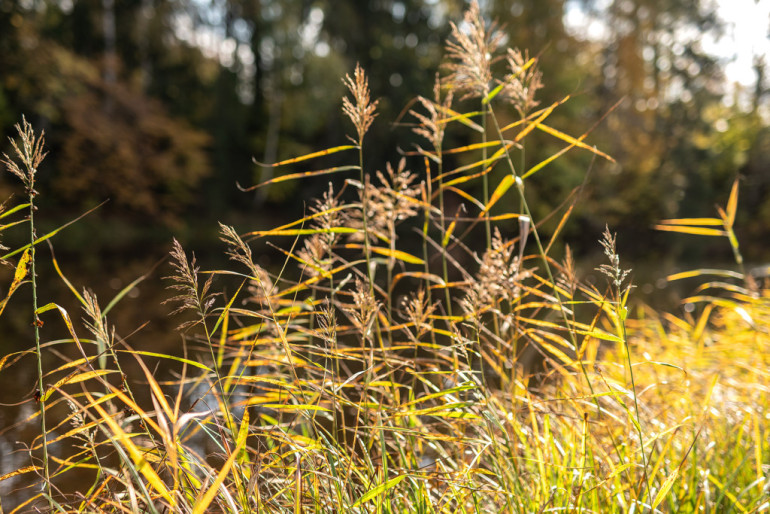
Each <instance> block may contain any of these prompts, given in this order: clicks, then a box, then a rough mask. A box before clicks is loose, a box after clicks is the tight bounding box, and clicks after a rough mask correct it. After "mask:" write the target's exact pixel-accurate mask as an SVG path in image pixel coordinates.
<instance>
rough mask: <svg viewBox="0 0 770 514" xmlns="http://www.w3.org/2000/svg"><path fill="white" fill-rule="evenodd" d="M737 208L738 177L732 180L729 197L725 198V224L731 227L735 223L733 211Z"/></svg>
mask: <svg viewBox="0 0 770 514" xmlns="http://www.w3.org/2000/svg"><path fill="white" fill-rule="evenodd" d="M737 210H738V179H735V181H734V182H733V187H732V189H731V190H730V198H729V199H728V200H727V217H726V218H725V225H726V226H728V227H732V226H733V223H735V212H736V211H737Z"/></svg>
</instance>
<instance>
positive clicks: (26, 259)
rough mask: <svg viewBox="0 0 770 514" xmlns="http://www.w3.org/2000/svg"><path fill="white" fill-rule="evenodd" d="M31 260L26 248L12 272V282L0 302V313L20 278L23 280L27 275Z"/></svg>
mask: <svg viewBox="0 0 770 514" xmlns="http://www.w3.org/2000/svg"><path fill="white" fill-rule="evenodd" d="M31 260H32V257H31V254H30V251H29V248H28V249H26V250H24V253H23V254H22V255H21V259H19V263H18V264H17V265H16V272H15V273H14V274H13V282H11V285H10V287H8V294H7V295H5V299H4V300H3V301H2V302H0V314H2V313H3V311H4V310H5V306H6V305H7V304H8V300H10V299H11V295H12V294H13V292H14V291H16V289H17V288H18V287H19V285H20V284H21V282H22V280H24V277H26V276H27V273H28V272H29V265H30V263H31Z"/></svg>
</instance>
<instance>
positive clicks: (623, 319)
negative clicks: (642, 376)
mask: <svg viewBox="0 0 770 514" xmlns="http://www.w3.org/2000/svg"><path fill="white" fill-rule="evenodd" d="M617 295H618V298H617V302H616V303H615V306H616V307H615V309H616V314H615V315H616V316H618V319H619V320H620V327H621V330H622V334H623V346H624V347H625V350H626V364H628V373H629V375H630V377H631V392H632V393H633V395H634V415H635V416H636V423H635V425H636V431H637V434H638V435H639V450H640V451H641V452H642V465H643V466H644V469H643V473H644V483H645V486H646V488H647V497H648V500H649V502H650V505H651V506H652V491H651V490H650V477H649V476H648V475H647V454H646V453H645V451H644V435H643V434H642V418H641V417H639V401H638V399H637V396H636V382H635V381H634V368H633V367H632V366H631V349H630V348H629V347H628V336H627V333H626V317H625V312H623V311H624V310H625V309H626V306H625V305H622V304H621V301H620V299H621V293H620V291H619V290H618V291H617ZM624 303H625V302H624Z"/></svg>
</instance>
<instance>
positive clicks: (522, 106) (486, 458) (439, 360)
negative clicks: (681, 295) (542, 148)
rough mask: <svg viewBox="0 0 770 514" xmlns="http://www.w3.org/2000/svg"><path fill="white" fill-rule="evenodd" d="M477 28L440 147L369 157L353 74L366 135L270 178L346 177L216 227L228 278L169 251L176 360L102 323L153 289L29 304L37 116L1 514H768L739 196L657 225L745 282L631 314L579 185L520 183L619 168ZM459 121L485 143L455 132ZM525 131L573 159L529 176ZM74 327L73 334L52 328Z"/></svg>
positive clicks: (348, 100) (431, 108)
mask: <svg viewBox="0 0 770 514" xmlns="http://www.w3.org/2000/svg"><path fill="white" fill-rule="evenodd" d="M461 27H462V30H460V29H459V28H457V27H455V29H454V31H453V35H452V38H451V40H450V41H449V42H448V44H447V66H446V73H445V75H444V76H443V77H441V78H437V81H436V87H435V90H434V91H433V93H432V94H431V95H428V96H426V97H422V96H421V97H418V98H417V100H416V101H415V103H414V104H413V105H412V106H411V109H410V110H409V112H408V115H406V116H405V119H404V121H405V122H407V123H409V124H410V126H411V128H412V130H414V132H415V133H416V134H418V135H419V136H422V137H423V139H424V145H423V146H422V147H416V148H411V149H407V150H406V151H405V152H402V153H404V154H405V155H399V154H398V153H397V152H395V151H394V159H393V162H392V163H369V162H367V160H366V158H367V151H366V149H367V145H373V144H376V142H370V141H368V140H366V134H367V131H368V129H369V127H370V126H371V124H372V123H376V122H378V121H379V120H376V115H377V102H376V100H373V99H372V98H370V93H369V87H368V83H367V78H366V75H365V72H364V70H362V69H360V68H358V67H357V68H356V69H355V71H354V72H353V74H352V75H349V76H347V77H345V79H344V82H345V84H346V86H347V88H348V90H349V94H348V95H347V96H346V97H345V98H344V99H343V104H342V114H343V115H344V116H345V117H346V118H348V119H349V120H350V122H351V126H352V128H353V131H352V132H351V137H350V141H349V142H344V144H342V145H340V146H337V147H334V148H328V149H323V150H320V151H318V152H316V153H313V154H309V155H304V156H300V157H297V158H294V159H290V160H287V161H283V162H281V163H277V164H275V165H273V167H274V168H275V171H276V173H275V177H276V178H273V179H272V180H271V182H269V183H266V184H260V185H259V186H256V187H269V186H270V185H271V183H276V182H278V181H285V180H319V179H324V180H325V179H327V178H328V180H329V185H328V189H326V190H325V191H324V192H323V194H321V195H319V198H318V199H317V200H316V201H315V202H314V203H313V204H312V205H311V206H310V207H309V209H308V212H307V215H306V216H305V217H304V218H302V219H300V220H297V221H296V222H294V223H291V224H287V225H284V226H282V227H278V228H276V229H273V230H267V231H246V232H241V231H236V230H235V229H234V228H232V227H229V226H225V225H222V226H220V233H221V239H222V248H223V252H226V253H227V255H228V256H229V257H230V260H231V262H232V266H231V267H229V268H228V269H215V270H209V269H206V268H205V266H206V264H205V263H198V262H197V261H196V259H195V257H194V255H193V253H192V252H189V251H187V250H186V249H184V248H183V247H182V245H181V244H179V243H178V242H177V241H176V240H175V241H173V243H172V250H171V254H170V263H171V266H170V268H168V269H169V277H168V278H166V279H165V281H166V284H167V285H168V287H169V300H168V302H169V303H170V304H171V305H173V306H175V308H176V311H175V314H174V316H176V317H177V319H179V324H180V327H179V352H177V354H176V355H166V354H159V353H157V352H155V351H154V349H153V342H152V341H151V340H143V339H142V333H141V332H139V333H138V334H136V335H130V334H118V333H116V332H115V331H114V330H113V328H112V325H111V324H110V313H111V312H112V310H113V308H115V309H119V308H120V305H119V304H120V302H121V301H130V299H128V298H125V297H126V296H127V295H128V293H129V292H130V291H131V289H132V288H133V287H135V286H136V285H137V284H138V283H140V282H141V281H142V280H146V278H144V277H140V278H138V279H137V281H136V283H133V284H130V285H129V286H127V287H126V288H124V289H123V290H122V291H120V292H119V293H118V294H117V295H116V297H115V298H111V299H108V300H107V301H104V299H98V298H96V296H95V295H93V294H92V293H91V292H89V291H88V290H87V289H86V290H83V291H81V290H78V289H77V288H75V287H74V286H72V285H71V284H70V283H69V282H68V281H67V279H66V276H65V275H64V274H63V273H61V272H59V276H58V277H45V279H47V280H53V279H57V280H62V281H64V282H65V283H66V284H67V286H68V287H69V288H70V289H71V291H72V295H73V299H74V300H75V301H76V302H77V303H78V304H79V306H80V308H81V309H82V310H81V311H79V312H75V311H74V310H69V311H68V310H67V309H66V308H64V307H62V306H61V305H58V304H53V303H46V301H45V300H44V299H40V300H39V299H38V297H37V294H36V291H37V282H36V273H35V263H36V261H37V260H38V259H41V258H44V257H43V255H45V256H46V257H45V258H48V257H47V255H48V254H47V253H44V252H36V251H35V249H36V248H37V249H39V248H40V246H39V244H38V243H41V242H42V241H44V240H47V239H49V237H48V236H49V235H50V236H51V237H52V238H53V236H56V237H61V236H60V235H58V232H59V231H56V234H45V235H44V234H37V233H36V231H35V216H38V215H44V212H45V199H44V198H42V199H41V198H38V197H37V195H36V193H35V190H34V184H35V173H36V170H37V167H38V165H39V163H40V161H41V160H42V158H43V157H44V155H43V153H42V148H43V142H42V141H43V139H42V135H38V134H35V133H34V132H33V131H32V128H31V127H30V126H29V125H28V124H26V122H24V124H23V125H22V126H20V127H19V139H18V140H17V143H16V144H17V146H16V147H15V150H16V154H15V155H13V156H5V158H4V163H5V165H6V167H7V168H8V169H9V170H10V171H11V172H12V173H13V174H14V175H16V176H17V177H18V178H19V179H20V180H21V181H22V182H23V184H24V186H25V188H26V192H27V200H26V201H24V202H22V203H20V204H18V205H16V206H13V207H7V208H6V210H5V211H4V212H3V213H2V216H3V218H2V219H3V223H4V224H5V225H4V226H3V229H8V230H12V229H13V230H17V229H22V227H23V229H24V230H28V231H29V241H30V243H29V244H28V245H26V246H23V247H21V248H16V249H8V250H4V252H5V253H4V257H3V260H4V262H6V263H8V264H10V265H12V266H13V267H14V268H15V274H14V278H13V280H12V282H11V283H10V284H8V286H7V287H8V292H7V294H6V295H5V297H4V298H5V300H4V301H3V304H2V307H3V308H4V307H5V305H6V302H8V301H13V300H14V298H13V293H14V292H15V291H16V290H17V289H18V288H22V287H23V288H31V289H32V290H33V292H35V294H33V304H32V305H31V306H30V309H29V310H30V312H32V313H33V314H31V315H30V322H31V324H32V325H31V327H30V334H31V335H34V337H35V343H36V344H35V346H34V348H30V349H29V350H27V351H24V352H19V353H13V354H8V355H4V356H3V357H2V359H0V373H3V372H6V373H7V372H8V370H9V369H10V368H11V367H14V366H27V367H29V368H30V369H35V370H36V382H37V384H38V385H37V387H36V389H37V392H36V393H35V394H34V395H32V396H33V397H32V396H31V397H30V398H27V399H25V400H24V402H25V404H27V405H34V410H32V409H30V412H29V415H28V416H27V417H26V419H25V420H24V421H23V422H22V424H23V425H24V426H32V427H35V436H34V437H33V438H31V439H30V440H29V441H25V442H24V444H26V448H25V450H24V451H25V452H26V459H25V464H23V465H20V466H18V467H17V468H16V469H14V470H12V471H10V472H8V473H6V474H5V475H3V476H0V485H4V484H10V485H6V486H5V489H3V491H4V492H5V495H4V496H2V497H1V498H0V500H2V502H3V503H4V504H6V505H3V507H5V508H6V510H9V511H10V510H11V508H10V507H8V505H9V504H12V508H13V511H26V510H32V509H34V508H37V509H40V510H50V511H64V512H70V511H77V512H219V511H222V512H238V511H242V512H283V511H286V512H296V513H299V512H378V513H379V512H551V511H567V512H630V511H634V512H645V511H650V512H651V511H660V512H761V511H764V510H767V509H769V508H770V503H769V502H770V482H768V479H767V475H768V469H769V468H768V466H770V443H768V440H770V437H768V436H769V435H770V434H768V432H769V431H770V422H769V421H768V417H769V416H770V410H768V406H769V405H768V403H769V402H770V400H769V399H768V385H770V372H769V371H768V366H767V354H768V347H769V346H770V336H769V335H768V328H767V327H768V326H769V324H768V321H770V319H769V318H770V293H769V292H768V289H767V288H766V287H765V288H763V284H761V283H759V282H758V281H757V280H755V278H753V277H751V276H750V275H748V274H747V273H745V272H744V270H743V269H742V259H741V255H740V251H739V245H738V241H737V240H736V239H735V236H734V233H733V221H734V219H735V212H736V209H737V205H738V197H739V188H738V183H737V182H736V186H735V187H734V188H733V190H732V191H731V192H730V195H729V198H728V201H727V203H726V204H725V206H724V208H721V209H719V211H718V215H719V217H715V218H698V219H688V220H664V221H662V222H661V223H660V225H659V226H658V229H659V230H664V231H668V232H674V234H670V237H692V236H693V235H701V236H704V237H706V236H710V237H722V238H724V239H725V244H729V245H731V247H732V248H733V250H734V255H735V258H736V269H735V270H695V271H693V272H690V273H686V274H680V275H678V276H672V277H669V280H672V281H673V280H688V281H692V282H693V283H694V284H695V285H694V286H693V290H694V291H695V292H694V294H693V296H692V297H691V298H688V299H687V300H686V303H687V305H688V308H687V309H686V310H684V311H682V312H683V313H682V314H673V313H667V312H659V311H657V310H655V308H654V307H638V308H631V307H630V305H631V303H630V298H631V297H632V295H633V294H634V293H633V285H632V282H631V278H632V274H630V273H629V270H628V269H626V265H625V263H624V262H622V259H621V257H620V256H619V255H618V254H617V249H616V240H617V238H622V237H623V235H622V234H619V235H616V234H614V233H613V232H612V231H611V230H609V229H607V230H606V231H605V233H604V235H603V238H602V240H601V241H597V243H596V244H597V246H598V247H600V248H601V249H602V250H603V251H604V254H605V258H606V259H605V261H604V262H603V263H599V264H597V265H598V266H599V267H598V268H597V272H598V273H599V274H600V275H601V276H602V277H603V278H604V279H606V280H603V281H602V282H601V283H600V284H591V283H588V282H587V281H585V280H583V278H582V277H581V276H579V274H578V273H577V271H576V270H575V265H574V261H573V259H572V256H571V253H570V251H569V247H568V246H566V245H563V244H562V242H561V241H559V234H560V232H561V229H562V228H563V227H564V226H566V224H568V223H570V216H571V214H572V212H573V208H574V206H575V205H576V203H577V202H579V200H580V190H579V189H578V190H576V191H574V192H573V194H572V195H570V196H569V197H568V198H565V199H564V203H563V204H562V207H561V208H560V209H559V210H558V211H555V212H553V213H552V214H551V215H550V216H548V217H547V218H545V219H542V220H539V219H533V216H532V210H531V209H530V205H529V204H528V195H527V181H528V180H529V179H530V177H532V176H533V175H535V174H536V173H548V171H549V168H548V165H549V164H550V163H551V162H552V161H553V160H555V159H557V158H558V159H563V158H569V155H568V153H569V152H590V153H592V154H593V156H595V158H596V159H608V160H611V157H609V156H607V155H605V154H604V153H602V152H601V151H600V150H598V149H596V148H594V147H592V146H589V145H588V144H586V143H585V142H584V141H585V139H586V137H587V135H588V134H582V135H580V136H570V135H567V134H564V133H562V132H561V131H559V130H558V129H557V128H556V127H551V126H550V125H549V124H548V122H549V120H548V118H549V116H550V115H551V114H552V113H553V112H554V111H556V110H557V109H559V108H560V107H561V106H562V105H563V104H564V103H565V102H568V101H569V99H568V98H564V99H562V100H560V101H557V102H555V103H553V104H549V105H539V104H538V101H537V99H536V92H537V90H538V89H539V86H540V83H541V81H542V80H543V77H541V75H540V73H539V72H538V71H537V61H536V59H534V58H530V57H529V56H528V55H527V54H526V53H522V52H519V51H518V50H514V49H506V48H504V47H503V38H502V36H501V34H500V33H499V32H497V31H496V28H495V27H494V25H490V24H487V23H485V22H484V21H483V20H482V19H481V17H480V15H479V12H478V9H477V7H476V5H475V4H474V5H473V6H472V7H471V8H470V10H469V11H468V12H467V13H466V17H465V20H464V22H463V24H462V25H461ZM458 105H459V106H462V108H460V107H458ZM468 106H471V107H470V108H469V107H468ZM450 131H451V132H454V133H456V134H460V135H463V137H465V138H466V139H467V140H469V141H471V142H470V143H469V144H467V145H465V146H462V147H445V145H444V139H445V134H447V133H448V132H450ZM533 131H540V132H545V133H547V134H549V135H551V136H552V137H554V138H555V140H557V141H558V142H559V144H561V145H562V150H560V151H559V152H557V153H556V154H554V155H553V156H552V157H551V158H549V159H546V160H544V161H542V162H539V163H528V162H527V161H526V159H525V158H524V157H523V155H524V149H525V147H526V144H527V136H528V135H529V134H530V133H532V132H533ZM565 154H567V155H565ZM330 159H336V160H337V161H342V162H343V164H334V165H332V166H331V167H330V166H329V165H328V164H327V163H328V162H329V160H330ZM450 163H451V164H450ZM454 163H458V164H454ZM308 170H312V171H308ZM370 170H379V171H370ZM247 189H248V188H247ZM36 204H37V205H39V206H40V213H38V212H37V211H36ZM8 220H15V221H8ZM14 224H15V225H18V227H17V228H14V227H15V225H14ZM65 229H66V227H62V229H60V230H61V231H62V233H64V232H63V231H64V230H65ZM546 229H547V230H546ZM545 234H548V236H547V237H546V235H545ZM53 239H54V243H55V238H53ZM406 241H409V244H406V243H405V242H406ZM414 241H417V243H414ZM557 243H558V244H557ZM268 245H270V246H268ZM265 248H271V250H270V251H277V252H279V253H281V254H282V255H283V257H284V263H283V265H282V266H281V267H280V268H278V269H277V270H267V269H264V268H263V267H262V266H260V264H259V259H258V256H259V254H258V252H260V251H263V250H264V249H265ZM555 248H559V249H560V250H559V253H560V254H559V255H556V250H555ZM561 248H564V250H561ZM57 269H58V268H57ZM96 279H98V278H95V280H96ZM690 306H692V307H693V308H690ZM147 308H148V309H151V308H152V306H148V307H147ZM158 308H160V306H159V307H158ZM0 314H2V311H0ZM80 317H83V318H84V323H83V326H82V327H81V326H80V325H79V324H78V323H77V320H78V318H80ZM62 320H63V321H64V323H63V324H62V325H61V327H64V331H63V332H62V333H61V334H60V335H59V336H58V337H57V338H52V339H50V340H49V339H46V338H45V337H41V336H40V329H41V328H42V326H43V325H44V324H45V323H51V324H58V323H60V321H62ZM73 320H75V321H74V322H73ZM129 335H130V336H131V337H128V336H129ZM161 364H162V366H161V367H162V368H163V369H167V370H170V371H169V372H168V373H167V374H161V373H156V372H155V370H156V369H157V368H158V367H159V366H160V365H161ZM74 474H77V476H78V477H79V478H78V480H77V483H78V486H77V487H75V488H74V489H73V487H72V486H71V482H67V477H68V476H71V475H74ZM65 482H66V483H68V484H70V485H68V486H67V487H65V486H64V485H63V484H64V483H65Z"/></svg>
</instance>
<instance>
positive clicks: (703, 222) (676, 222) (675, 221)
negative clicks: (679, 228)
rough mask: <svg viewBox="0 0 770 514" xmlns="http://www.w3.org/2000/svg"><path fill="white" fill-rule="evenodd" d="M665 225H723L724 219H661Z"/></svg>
mask: <svg viewBox="0 0 770 514" xmlns="http://www.w3.org/2000/svg"><path fill="white" fill-rule="evenodd" d="M659 223H661V224H663V225H694V226H697V227H721V226H722V225H723V222H722V220H720V219H717V218H677V219H671V220H661V221H660V222H659Z"/></svg>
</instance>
